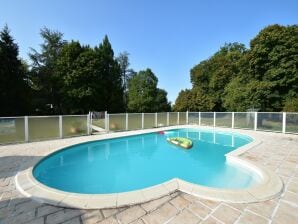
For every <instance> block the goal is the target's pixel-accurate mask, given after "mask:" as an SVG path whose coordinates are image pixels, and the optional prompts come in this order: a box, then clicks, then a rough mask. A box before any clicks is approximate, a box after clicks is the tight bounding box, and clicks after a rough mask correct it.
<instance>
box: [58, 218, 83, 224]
mask: <svg viewBox="0 0 298 224" xmlns="http://www.w3.org/2000/svg"><path fill="white" fill-rule="evenodd" d="M61 224H81V220H80V218H74V219H71V220H68V221H66V222H62V223H61Z"/></svg>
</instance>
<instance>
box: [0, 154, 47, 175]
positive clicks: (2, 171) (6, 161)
mask: <svg viewBox="0 0 298 224" xmlns="http://www.w3.org/2000/svg"><path fill="white" fill-rule="evenodd" d="M41 158H42V157H41V156H3V157H0V179H2V178H7V177H13V176H14V175H16V173H17V172H18V171H22V170H25V169H27V168H29V167H31V166H32V165H33V164H35V163H36V162H38V161H39V160H40V159H41Z"/></svg>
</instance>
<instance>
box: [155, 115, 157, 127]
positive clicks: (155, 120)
mask: <svg viewBox="0 0 298 224" xmlns="http://www.w3.org/2000/svg"><path fill="white" fill-rule="evenodd" d="M155 127H156V128H157V113H155Z"/></svg>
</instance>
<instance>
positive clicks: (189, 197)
mask: <svg viewBox="0 0 298 224" xmlns="http://www.w3.org/2000/svg"><path fill="white" fill-rule="evenodd" d="M181 196H182V197H183V198H185V199H186V200H188V201H190V202H194V201H198V200H199V197H196V196H193V195H191V194H187V193H184V192H182V193H181Z"/></svg>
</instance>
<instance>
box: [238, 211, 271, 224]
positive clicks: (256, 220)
mask: <svg viewBox="0 0 298 224" xmlns="http://www.w3.org/2000/svg"><path fill="white" fill-rule="evenodd" d="M248 223H253V224H268V223H269V220H268V219H265V218H263V217H261V216H258V215H255V214H253V213H251V212H249V211H245V212H244V214H243V215H241V216H240V219H239V220H238V221H237V224H248Z"/></svg>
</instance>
